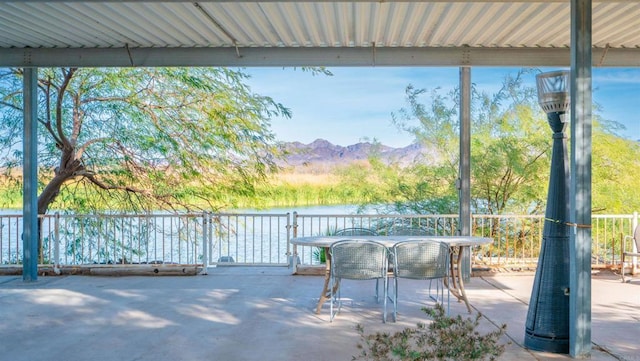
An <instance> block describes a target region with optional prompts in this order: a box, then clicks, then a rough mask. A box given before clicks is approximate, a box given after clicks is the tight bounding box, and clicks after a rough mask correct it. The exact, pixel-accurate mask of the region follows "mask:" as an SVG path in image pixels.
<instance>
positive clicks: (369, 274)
mask: <svg viewBox="0 0 640 361" xmlns="http://www.w3.org/2000/svg"><path fill="white" fill-rule="evenodd" d="M330 252H331V286H330V292H331V298H330V300H331V306H330V310H331V316H330V319H329V321H330V322H331V321H333V318H334V317H335V315H336V314H337V313H338V312H340V309H341V307H342V298H341V288H342V287H339V286H338V285H339V284H340V281H341V280H342V279H350V280H372V279H376V280H377V279H382V280H383V283H384V287H383V293H384V297H383V300H384V301H383V314H382V321H383V322H386V321H387V282H388V278H387V267H388V258H387V254H388V250H387V247H385V246H384V245H383V244H381V243H378V242H374V241H367V240H342V241H338V242H335V243H334V244H333V245H331V249H330ZM376 301H377V302H379V297H378V294H377V291H376ZM334 303H337V304H338V310H337V311H336V312H335V313H334V311H333V305H334Z"/></svg>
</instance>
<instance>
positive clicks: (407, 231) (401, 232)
mask: <svg viewBox="0 0 640 361" xmlns="http://www.w3.org/2000/svg"><path fill="white" fill-rule="evenodd" d="M389 235H390V236H426V235H427V231H426V230H424V229H421V228H415V227H396V228H393V229H391V230H390V231H389Z"/></svg>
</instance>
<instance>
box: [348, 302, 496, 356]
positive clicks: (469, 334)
mask: <svg viewBox="0 0 640 361" xmlns="http://www.w3.org/2000/svg"><path fill="white" fill-rule="evenodd" d="M422 310H423V311H424V312H425V313H427V315H429V316H430V317H431V319H432V321H431V322H430V323H428V324H424V323H418V324H417V326H416V327H415V328H405V329H403V330H402V331H398V332H395V333H393V334H389V333H381V332H377V333H374V334H369V335H367V334H365V333H364V327H362V326H361V325H358V326H356V330H357V332H358V334H359V335H360V339H361V343H359V344H358V348H359V349H360V350H361V353H360V354H359V355H358V356H357V357H356V356H354V357H353V360H371V361H391V360H399V361H423V360H424V361H426V360H442V361H445V360H447V361H458V360H487V359H488V360H495V359H496V357H498V356H500V355H501V354H502V353H503V352H504V345H503V344H500V343H499V340H500V338H501V337H502V336H503V335H504V334H505V332H506V328H507V326H506V325H502V326H501V327H500V328H499V329H498V330H495V331H492V332H489V333H486V334H481V333H480V332H479V331H477V330H476V328H477V327H478V325H479V323H480V319H481V317H482V315H481V314H480V313H478V314H477V315H476V317H475V319H471V318H467V319H463V318H462V317H461V316H460V315H458V316H456V317H449V316H447V315H446V314H445V310H444V307H442V305H441V304H437V305H436V307H435V308H434V309H431V308H423V309H422Z"/></svg>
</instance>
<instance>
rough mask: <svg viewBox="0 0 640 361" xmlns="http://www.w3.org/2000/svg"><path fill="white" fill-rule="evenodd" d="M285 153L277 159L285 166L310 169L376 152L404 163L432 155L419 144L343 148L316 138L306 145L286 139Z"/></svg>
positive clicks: (388, 160)
mask: <svg viewBox="0 0 640 361" xmlns="http://www.w3.org/2000/svg"><path fill="white" fill-rule="evenodd" d="M283 149H284V150H285V152H286V153H287V156H286V157H285V159H284V161H280V164H279V165H281V166H283V167H285V168H289V167H295V168H296V171H301V170H302V169H298V168H301V167H302V168H313V169H328V168H331V167H334V166H340V165H347V164H350V163H355V162H365V161H367V159H368V158H369V157H370V156H372V155H378V156H379V157H380V159H382V161H383V162H385V163H387V164H391V163H397V164H400V165H401V166H407V165H409V164H411V163H414V162H416V161H427V160H428V159H429V158H432V157H433V155H432V154H431V153H430V152H428V151H427V149H426V148H424V147H423V146H421V145H419V144H411V145H409V146H406V147H402V148H393V147H389V146H386V145H381V144H372V143H369V142H364V143H357V144H353V145H348V146H346V147H343V146H340V145H335V144H332V143H331V142H329V141H327V140H324V139H316V140H314V141H313V142H311V143H309V144H303V143H300V142H289V143H284V144H283Z"/></svg>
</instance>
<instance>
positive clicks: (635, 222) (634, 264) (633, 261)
mask: <svg viewBox="0 0 640 361" xmlns="http://www.w3.org/2000/svg"><path fill="white" fill-rule="evenodd" d="M632 222H633V227H631V232H635V229H636V227H637V226H638V212H637V211H636V212H633V220H632ZM631 234H633V233H631ZM631 247H632V252H634V253H637V252H638V247H636V242H631ZM637 266H638V258H637V257H631V274H633V275H635V274H636V267H637ZM622 272H624V265H622Z"/></svg>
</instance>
